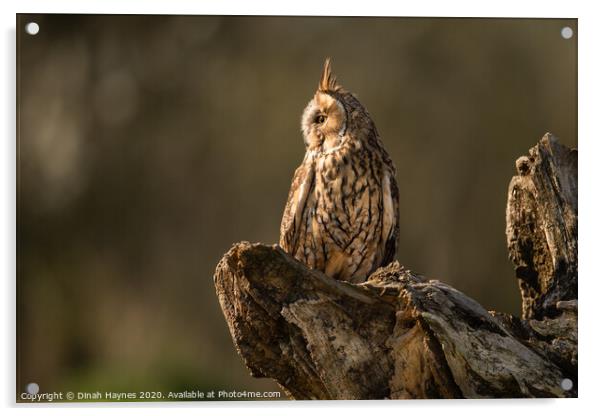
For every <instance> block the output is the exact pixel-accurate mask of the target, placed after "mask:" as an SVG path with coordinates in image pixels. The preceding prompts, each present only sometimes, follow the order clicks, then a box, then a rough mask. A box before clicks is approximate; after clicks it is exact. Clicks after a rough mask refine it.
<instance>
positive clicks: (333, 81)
mask: <svg viewBox="0 0 602 416" xmlns="http://www.w3.org/2000/svg"><path fill="white" fill-rule="evenodd" d="M341 88H342V87H341V86H340V85H339V84H337V77H336V76H334V75H333V74H332V71H331V69H330V58H326V61H325V62H324V70H323V71H322V77H321V78H320V83H319V84H318V91H320V92H336V91H339V90H340V89H341Z"/></svg>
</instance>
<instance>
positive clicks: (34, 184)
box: [17, 15, 577, 392]
mask: <svg viewBox="0 0 602 416" xmlns="http://www.w3.org/2000/svg"><path fill="white" fill-rule="evenodd" d="M29 21H35V22H37V23H39V24H40V32H39V33H38V34H37V35H36V36H30V35H27V34H25V33H24V31H23V30H24V26H25V24H26V23H27V22H29ZM564 26H571V27H572V28H573V30H574V31H575V33H576V30H577V21H576V20H575V19H548V20H544V19H442V18H321V17H217V16H154V17H150V16H96V15H87V16H80V15H20V16H19V17H18V24H17V30H18V50H17V54H18V80H19V85H18V98H17V99H18V129H19V138H18V155H17V157H18V214H17V215H18V224H17V233H18V235H17V242H18V276H17V278H18V300H17V308H18V322H17V330H18V337H17V340H18V345H17V353H18V364H17V369H18V375H17V382H18V387H17V391H18V392H20V391H22V390H23V389H24V386H25V385H26V384H27V383H29V382H36V383H38V384H40V386H41V391H42V392H45V391H55V390H56V391H59V390H64V391H67V390H74V391H86V390H88V391H96V390H101V391H110V390H112V391H137V390H163V391H168V390H178V389H201V390H203V389H205V390H210V389H226V390H233V389H236V390H245V389H247V390H260V391H264V390H276V389H278V388H277V386H276V384H275V383H274V382H272V381H270V380H257V379H253V378H252V377H250V376H249V375H248V371H247V370H246V369H245V367H244V365H243V362H242V360H241V358H240V357H239V356H238V355H237V353H236V351H235V349H234V346H233V344H232V341H231V338H230V335H229V333H228V329H227V327H226V324H225V321H224V319H223V316H222V314H221V311H220V308H219V304H218V302H217V299H216V296H215V291H214V288H213V280H212V274H213V271H214V268H215V265H216V264H217V262H218V260H219V259H220V258H221V256H222V255H223V253H224V252H226V251H227V250H228V248H229V247H230V245H231V244H232V243H234V242H237V241H240V240H249V241H261V242H265V243H275V242H277V240H278V229H279V223H280V216H281V214H282V210H283V207H284V203H285V200H286V197H287V192H288V188H289V185H290V180H291V176H292V173H293V171H294V169H295V168H296V166H297V165H298V164H299V163H300V161H301V159H302V157H303V153H304V147H303V142H302V137H301V133H300V131H299V124H300V116H301V112H302V110H303V108H304V106H305V104H306V103H307V101H308V100H309V99H310V98H311V97H312V95H313V93H314V91H315V89H316V86H317V82H318V79H319V75H320V73H321V68H322V64H323V61H324V58H325V57H327V56H330V57H332V59H333V68H334V71H335V73H336V74H337V75H338V79H339V81H340V83H341V84H342V85H343V86H345V87H346V88H347V89H349V90H351V91H353V92H355V93H356V94H357V95H358V96H359V98H360V100H361V102H362V103H363V104H364V105H365V106H366V108H367V109H368V110H369V111H370V113H371V115H372V117H373V118H374V120H375V122H376V125H377V127H378V129H379V132H380V134H381V137H382V139H383V141H384V144H385V146H386V148H387V150H388V151H389V154H390V155H391V157H392V159H393V161H394V162H395V164H396V166H397V169H398V177H397V180H398V183H399V188H400V193H401V195H400V199H401V200H400V222H401V224H400V230H401V238H400V247H399V251H398V256H397V257H398V259H399V261H400V262H401V263H402V264H404V265H405V266H406V267H409V268H410V269H412V270H415V271H416V272H419V273H422V274H424V275H426V276H428V277H430V278H433V279H439V280H442V281H444V282H447V283H449V284H451V285H453V286H454V287H456V288H458V289H459V290H462V291H463V292H465V293H467V294H468V295H470V296H472V297H474V298H475V299H476V300H477V301H479V302H480V303H482V304H483V306H485V307H486V308H488V309H496V310H499V311H503V312H510V313H514V314H519V306H520V302H519V299H520V296H519V292H518V288H517V283H516V280H515V278H514V275H513V268H512V266H511V264H510V262H509V261H508V260H507V251H506V247H505V235H504V228H505V202H506V192H507V187H508V183H509V180H510V178H511V176H512V175H513V174H514V173H515V167H514V161H515V160H516V158H517V157H519V156H520V155H523V154H526V153H527V151H528V149H529V148H530V147H531V146H533V145H534V144H535V143H536V141H537V140H538V139H539V138H540V137H541V136H542V135H543V134H544V133H545V132H547V131H551V132H553V133H554V134H555V135H557V136H559V137H560V139H561V141H562V142H563V143H564V144H566V145H569V146H571V147H575V146H576V145H577V44H576V37H573V38H572V39H570V40H565V39H563V38H562V37H561V35H560V31H561V29H562V28H563V27H564Z"/></svg>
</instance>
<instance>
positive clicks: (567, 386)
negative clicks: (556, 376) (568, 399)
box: [560, 378, 573, 391]
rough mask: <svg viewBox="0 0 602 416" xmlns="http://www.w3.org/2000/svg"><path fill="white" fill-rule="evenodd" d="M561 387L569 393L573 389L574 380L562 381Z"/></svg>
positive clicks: (566, 379)
mask: <svg viewBox="0 0 602 416" xmlns="http://www.w3.org/2000/svg"><path fill="white" fill-rule="evenodd" d="M560 387H561V388H562V390H564V391H569V390H570V389H572V388H573V380H571V379H570V378H564V379H562V381H561V382H560Z"/></svg>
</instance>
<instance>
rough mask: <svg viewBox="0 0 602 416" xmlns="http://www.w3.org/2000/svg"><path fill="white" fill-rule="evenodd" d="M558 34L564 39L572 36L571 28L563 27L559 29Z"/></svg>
mask: <svg viewBox="0 0 602 416" xmlns="http://www.w3.org/2000/svg"><path fill="white" fill-rule="evenodd" d="M560 36H562V37H563V38H564V39H570V38H572V37H573V29H571V28H570V27H568V26H565V27H563V28H562V29H561V30H560Z"/></svg>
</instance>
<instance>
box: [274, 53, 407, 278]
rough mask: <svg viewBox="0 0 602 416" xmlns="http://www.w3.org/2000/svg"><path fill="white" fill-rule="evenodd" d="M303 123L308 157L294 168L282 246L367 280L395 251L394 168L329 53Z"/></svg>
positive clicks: (333, 272)
mask: <svg viewBox="0 0 602 416" xmlns="http://www.w3.org/2000/svg"><path fill="white" fill-rule="evenodd" d="M301 131H302V133H303V140H304V143H305V157H304V158H303V162H302V163H301V166H299V167H298V168H297V170H296V171H295V174H294V176H293V181H292V185H291V189H290V192H289V195H288V201H287V203H286V206H285V209H284V215H283V217H282V223H281V226H280V246H281V247H282V248H283V249H284V250H285V251H286V252H287V253H289V254H291V255H292V256H293V257H295V258H296V259H297V260H299V261H301V262H302V263H304V264H306V265H307V266H308V267H310V268H312V269H317V270H320V271H322V272H324V273H325V274H326V275H327V276H330V277H332V278H334V279H338V280H344V281H348V282H352V283H359V282H363V281H365V280H366V279H367V278H368V276H369V275H370V274H371V273H372V272H373V271H374V270H376V269H377V268H378V267H381V266H385V265H387V264H389V263H390V262H391V261H392V260H393V259H394V257H395V253H396V250H397V241H398V234H399V192H398V188H397V182H396V181H395V173H396V171H395V166H394V165H393V162H392V161H391V158H390V157H389V155H388V154H387V152H386V150H385V148H384V146H383V143H382V141H381V139H380V137H379V135H378V132H377V130H376V126H375V125H374V121H372V118H371V117H370V115H369V114H368V112H367V111H366V109H365V108H364V106H363V105H362V104H361V103H360V102H359V100H358V99H357V97H356V96H355V95H354V94H352V93H350V92H348V91H346V90H344V89H343V87H341V86H340V85H339V84H338V83H337V81H336V77H335V76H334V75H333V74H332V72H331V65H330V59H326V62H325V63H324V69H323V72H322V76H321V78H320V82H319V84H318V90H317V91H316V93H315V94H314V96H313V98H312V99H311V101H310V102H309V104H307V107H306V108H305V110H304V111H303V115H302V117H301Z"/></svg>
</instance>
